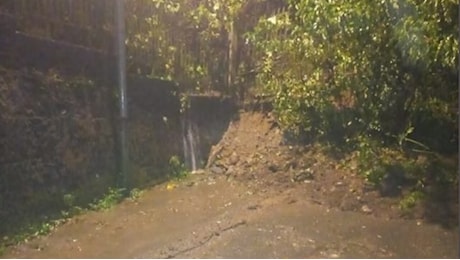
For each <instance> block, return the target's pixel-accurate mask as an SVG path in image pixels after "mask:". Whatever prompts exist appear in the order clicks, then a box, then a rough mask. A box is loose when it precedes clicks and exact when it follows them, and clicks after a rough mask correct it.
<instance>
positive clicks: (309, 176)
mask: <svg viewBox="0 0 460 260" xmlns="http://www.w3.org/2000/svg"><path fill="white" fill-rule="evenodd" d="M314 178H315V176H314V175H313V171H312V170H311V169H310V168H308V169H305V170H301V171H299V172H297V173H296V174H295V175H294V178H293V180H294V181H296V182H302V181H306V180H313V179H314Z"/></svg>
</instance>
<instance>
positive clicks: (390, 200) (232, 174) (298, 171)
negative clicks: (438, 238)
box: [208, 112, 458, 227]
mask: <svg viewBox="0 0 460 260" xmlns="http://www.w3.org/2000/svg"><path fill="white" fill-rule="evenodd" d="M350 163H353V162H350ZM208 167H209V169H210V171H211V172H214V173H217V174H224V175H225V176H227V177H228V178H231V179H236V180H240V181H242V182H245V183H249V184H250V185H255V186H256V187H257V188H258V190H259V191H261V192H267V191H271V192H280V191H286V190H290V191H291V192H293V193H296V194H297V197H299V198H302V199H308V200H310V201H313V202H315V203H318V204H324V205H327V206H331V207H334V208H338V209H340V210H345V211H355V212H361V213H364V214H370V215H374V216H376V217H383V218H387V219H393V218H410V219H418V220H423V221H431V222H434V223H440V224H442V225H445V226H450V227H455V226H458V198H456V199H454V200H453V201H451V202H450V203H449V204H448V205H447V204H446V205H445V204H442V203H440V204H436V203H434V205H433V204H430V205H425V204H423V203H419V205H417V206H416V207H415V208H414V209H413V210H412V211H409V212H406V211H405V212H403V211H401V210H400V208H399V202H400V200H401V198H402V195H399V196H392V197H391V196H386V197H385V196H382V194H381V191H380V190H379V189H377V188H375V187H373V186H372V185H370V184H367V183H366V182H365V181H364V179H363V178H362V177H361V176H358V174H357V173H356V172H350V170H345V169H344V167H342V165H341V164H340V162H339V161H338V160H337V159H335V158H334V157H333V156H332V155H328V154H327V152H325V151H324V150H322V149H321V148H320V147H319V146H297V145H288V144H285V141H284V138H283V135H282V133H281V131H280V130H279V129H278V128H277V126H276V123H275V120H274V119H273V118H272V117H271V114H270V113H259V112H244V113H241V114H240V115H239V119H238V120H235V121H234V122H232V124H231V125H230V127H229V129H228V131H227V132H226V134H225V135H224V137H223V139H222V141H221V142H220V143H219V144H218V145H216V146H215V147H213V149H212V152H211V156H210V159H209V161H208ZM352 168H353V167H352ZM456 195H457V194H455V196H456Z"/></svg>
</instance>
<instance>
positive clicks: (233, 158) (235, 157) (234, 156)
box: [228, 152, 240, 165]
mask: <svg viewBox="0 0 460 260" xmlns="http://www.w3.org/2000/svg"><path fill="white" fill-rule="evenodd" d="M239 160H240V158H239V157H238V155H237V154H236V153H235V152H233V153H232V155H230V158H229V159H228V164H229V165H235V164H237V163H238V161H239Z"/></svg>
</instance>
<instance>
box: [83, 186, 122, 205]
mask: <svg viewBox="0 0 460 260" xmlns="http://www.w3.org/2000/svg"><path fill="white" fill-rule="evenodd" d="M123 192H124V189H115V188H109V190H108V192H107V194H105V195H104V196H103V197H102V198H101V199H99V200H97V201H95V202H94V203H91V204H90V205H89V206H90V208H91V209H92V210H107V209H110V208H112V207H113V206H115V205H116V204H117V203H119V202H120V201H121V200H122V199H123Z"/></svg>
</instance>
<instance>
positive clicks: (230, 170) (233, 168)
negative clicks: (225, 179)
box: [225, 166, 235, 176]
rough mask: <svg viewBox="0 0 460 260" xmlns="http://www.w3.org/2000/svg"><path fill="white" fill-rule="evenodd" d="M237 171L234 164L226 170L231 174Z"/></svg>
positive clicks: (226, 173)
mask: <svg viewBox="0 0 460 260" xmlns="http://www.w3.org/2000/svg"><path fill="white" fill-rule="evenodd" d="M234 173H235V167H234V166H229V167H228V169H227V171H226V172H225V175H227V176H229V175H232V174H234Z"/></svg>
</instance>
